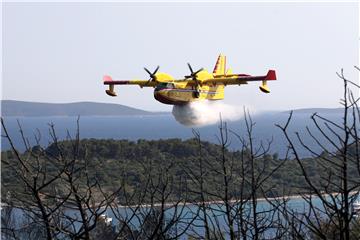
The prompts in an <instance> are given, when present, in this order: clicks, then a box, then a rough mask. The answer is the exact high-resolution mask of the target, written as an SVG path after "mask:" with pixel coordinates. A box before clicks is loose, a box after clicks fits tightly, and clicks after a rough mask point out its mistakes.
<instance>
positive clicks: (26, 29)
mask: <svg viewBox="0 0 360 240" xmlns="http://www.w3.org/2000/svg"><path fill="white" fill-rule="evenodd" d="M358 6H359V5H358V3H260V2H258V3H179V2H178V3H84V2H82V3H46V2H42V3H26V2H25V3H3V6H2V99H12V100H23V101H36V102H51V103H68V102H77V101H93V102H104V103H119V104H123V105H127V106H131V107H136V108H140V109H144V110H150V111H170V110H171V106H169V105H164V104H161V103H159V102H157V101H156V100H155V99H154V98H153V89H152V88H143V89H140V88H139V87H137V86H121V87H120V86H118V87H116V91H117V93H118V97H115V98H112V97H109V96H107V95H106V94H105V89H106V87H105V86H104V85H103V83H102V76H103V75H105V74H107V75H111V76H112V77H113V78H114V79H119V80H120V79H125V80H131V79H148V77H149V76H148V75H147V73H146V72H145V71H144V70H143V67H147V68H149V69H155V68H156V66H157V65H160V71H162V72H166V73H169V74H171V75H172V76H174V77H175V78H182V77H183V76H184V75H187V74H188V73H189V70H188V68H187V65H186V63H187V62H190V63H191V64H192V66H193V67H194V68H201V67H204V68H206V69H207V70H209V71H212V69H213V67H214V64H215V61H216V58H217V56H218V55H219V53H223V54H225V55H226V56H227V65H228V67H232V69H233V71H234V72H236V73H246V74H251V75H265V74H266V72H267V71H268V70H269V69H275V70H276V72H277V78H278V80H277V81H271V82H269V83H268V84H269V87H270V89H271V93H270V94H264V93H262V92H260V91H259V88H258V87H259V84H260V83H250V84H248V85H245V86H240V87H239V86H229V87H226V89H225V99H224V100H223V102H224V103H225V104H229V105H236V106H248V107H250V108H253V109H255V110H259V111H262V110H288V109H298V108H313V107H340V105H339V99H340V98H341V97H342V81H341V80H340V79H339V78H338V77H337V76H336V72H337V71H338V72H339V71H340V70H341V69H342V68H343V69H344V73H345V76H346V77H347V78H348V79H352V80H354V81H355V82H358V72H357V71H356V70H355V68H354V65H359V39H360V38H359V8H358Z"/></svg>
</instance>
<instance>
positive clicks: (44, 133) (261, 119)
mask: <svg viewBox="0 0 360 240" xmlns="http://www.w3.org/2000/svg"><path fill="white" fill-rule="evenodd" d="M287 117H288V114H286V113H264V114H258V115H254V116H252V118H253V122H254V123H255V126H254V132H253V133H254V135H253V137H254V139H255V144H256V145H257V146H259V145H260V142H263V143H265V144H266V142H267V141H270V140H272V141H273V142H272V147H271V150H270V151H271V153H275V152H277V153H279V154H280V157H281V156H283V155H284V154H285V152H286V146H287V143H286V141H285V138H284V135H283V134H282V132H281V131H280V129H279V128H277V127H276V126H275V124H281V125H283V124H285V122H286V120H287ZM325 117H328V118H330V119H332V120H335V121H340V120H341V116H340V115H339V114H327V115H325ZM4 121H5V124H6V127H7V129H8V131H9V134H10V136H11V138H12V139H13V142H14V144H15V146H16V147H17V148H18V149H19V150H24V144H23V141H22V139H21V135H20V133H19V127H18V123H17V121H19V123H20V124H21V126H22V129H23V131H24V134H25V136H26V138H27V140H28V141H29V143H30V144H31V145H35V144H36V141H35V137H34V136H35V135H38V133H37V131H39V133H40V136H41V139H40V143H41V145H43V146H47V145H48V144H49V142H51V137H50V135H49V123H53V124H54V125H55V130H56V134H57V136H58V138H59V139H60V140H61V139H65V138H66V136H67V132H69V133H70V135H71V136H72V137H74V136H75V134H76V128H77V117H4ZM227 124H228V128H229V129H231V130H233V131H234V132H236V133H237V134H239V135H240V136H245V137H246V131H245V123H244V120H243V119H240V120H238V121H234V122H227ZM306 126H310V129H312V130H314V125H313V124H312V123H311V120H310V114H306V113H296V114H294V116H293V121H292V122H291V124H290V125H289V132H291V133H292V137H293V138H294V139H295V135H294V134H293V133H294V132H295V131H297V132H299V133H300V135H301V136H303V137H304V142H305V143H307V144H309V145H310V146H313V147H314V148H315V150H316V151H321V149H320V148H319V147H317V146H315V145H316V144H314V141H313V140H312V139H311V137H310V136H309V135H308V134H307V133H306V129H305V127H306ZM194 129H196V130H198V131H199V132H200V134H201V138H202V139H203V140H206V141H210V142H214V143H218V139H217V137H216V135H219V129H218V124H214V125H210V126H206V127H200V128H198V127H194ZM314 135H315V136H319V131H315V130H314ZM80 137H81V138H96V139H129V140H137V139H148V140H150V139H154V140H156V139H169V138H181V139H188V138H192V137H193V133H192V128H190V127H185V126H183V125H181V124H179V123H178V122H176V120H175V119H174V117H173V116H172V115H171V114H163V115H153V116H110V117H104V116H84V117H80ZM230 140H231V144H230V148H231V149H239V148H240V144H239V141H238V140H237V139H236V138H235V137H234V135H232V134H230ZM320 140H321V141H322V140H324V139H323V138H321V137H320ZM295 142H296V144H297V145H299V144H298V141H295ZM323 143H324V145H325V146H328V147H330V145H329V144H328V143H326V141H323ZM1 146H2V150H6V149H9V147H10V145H9V143H8V141H7V140H5V139H4V138H2V143H1ZM299 151H300V153H301V155H302V156H309V155H310V154H309V153H307V152H306V151H305V150H304V149H301V148H299Z"/></svg>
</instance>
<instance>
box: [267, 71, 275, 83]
mask: <svg viewBox="0 0 360 240" xmlns="http://www.w3.org/2000/svg"><path fill="white" fill-rule="evenodd" d="M265 80H268V81H269V80H276V73H275V70H269V71H268V73H267V74H266V77H265Z"/></svg>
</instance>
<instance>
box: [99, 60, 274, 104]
mask: <svg viewBox="0 0 360 240" xmlns="http://www.w3.org/2000/svg"><path fill="white" fill-rule="evenodd" d="M188 67H189V70H190V74H189V75H186V76H184V78H182V79H174V78H173V77H172V76H170V75H169V74H167V73H162V72H159V66H158V67H157V68H156V69H155V70H154V71H153V72H151V71H150V70H148V69H147V68H144V69H145V71H146V72H147V73H148V74H149V76H150V78H149V79H148V80H113V79H112V78H111V77H110V76H108V75H106V76H104V77H103V81H104V85H108V86H109V89H107V90H106V91H105V92H106V93H107V94H108V95H109V96H112V97H115V96H117V94H116V92H115V91H114V86H115V85H138V86H140V87H153V88H155V89H154V98H155V99H156V100H158V101H159V102H161V103H164V104H172V105H184V104H188V103H190V102H193V101H199V100H221V99H224V88H225V86H227V85H243V84H248V82H252V81H262V84H261V85H260V87H259V88H260V90H261V91H262V92H264V93H269V92H270V89H269V87H268V85H267V81H272V80H276V72H275V70H269V71H268V73H267V74H266V75H264V76H251V75H248V74H234V73H232V70H231V69H230V68H228V69H227V68H226V56H224V55H222V54H220V55H219V57H218V59H217V61H216V64H215V67H214V70H213V72H212V73H210V72H208V71H207V70H205V69H203V68H201V69H199V70H196V71H194V70H193V68H192V66H191V65H190V63H188Z"/></svg>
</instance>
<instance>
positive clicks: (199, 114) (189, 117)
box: [172, 101, 243, 126]
mask: <svg viewBox="0 0 360 240" xmlns="http://www.w3.org/2000/svg"><path fill="white" fill-rule="evenodd" d="M172 114H173V115H174V117H175V119H176V121H178V122H179V123H181V124H183V125H185V126H205V125H211V124H215V123H217V122H219V121H220V115H221V119H222V120H223V121H235V120H238V119H240V118H241V117H242V116H243V107H242V106H241V107H240V106H231V105H227V104H225V103H222V102H220V101H197V102H191V103H189V104H187V105H181V106H179V105H175V106H174V107H173V110H172Z"/></svg>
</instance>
